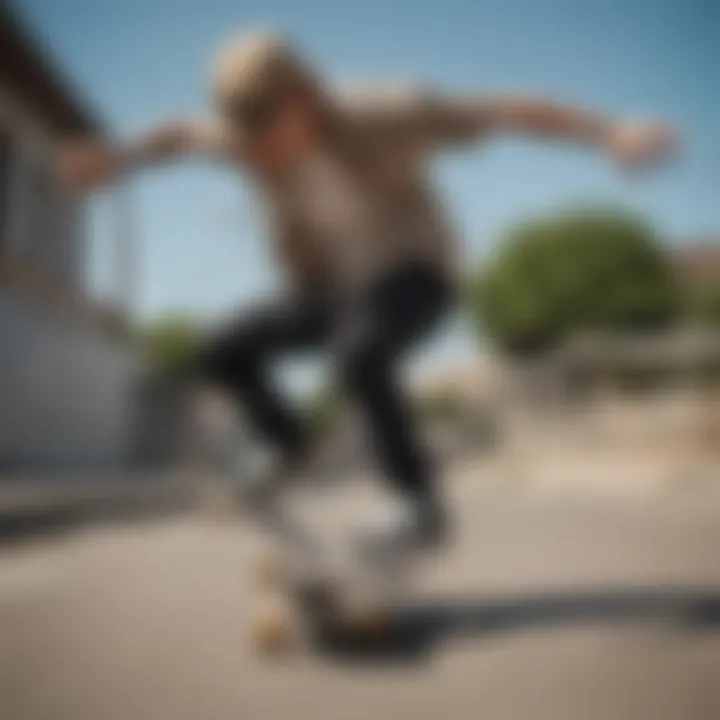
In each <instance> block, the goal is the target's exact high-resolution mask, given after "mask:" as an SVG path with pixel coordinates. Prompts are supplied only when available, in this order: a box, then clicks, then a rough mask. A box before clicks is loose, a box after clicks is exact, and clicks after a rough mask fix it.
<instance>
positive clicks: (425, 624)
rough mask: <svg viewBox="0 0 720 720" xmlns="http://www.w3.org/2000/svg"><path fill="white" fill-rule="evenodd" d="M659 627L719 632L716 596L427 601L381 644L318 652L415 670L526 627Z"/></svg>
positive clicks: (719, 597) (396, 622)
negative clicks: (452, 648)
mask: <svg viewBox="0 0 720 720" xmlns="http://www.w3.org/2000/svg"><path fill="white" fill-rule="evenodd" d="M647 621H654V622H665V623H673V624H680V625H683V626H685V627H686V628H690V629H694V630H699V631H713V630H719V629H720V588H705V589H702V588H700V589H698V588H685V589H677V588H673V589H669V588H647V589H618V590H609V589H603V590H597V591H578V592H566V593H548V594H537V595H526V596H519V597H513V598H506V599H496V600H492V601H488V600H487V599H479V600H475V599H472V598H459V599H455V600H452V599H450V600H442V599H437V600H429V601H427V602H423V603H419V604H413V605H408V606H405V607H402V608H399V609H398V610H397V613H396V615H395V616H394V619H393V623H392V627H391V629H390V631H389V632H386V633H384V634H383V635H382V638H381V639H378V637H375V639H374V641H372V640H371V639H369V638H352V637H334V638H327V639H325V641H324V642H323V644H322V649H323V650H324V651H325V652H327V653H330V654H332V655H333V656H335V657H339V658H343V659H345V660H348V661H358V662H363V661H366V662H400V663H401V662H418V661H422V660H423V659H426V658H427V657H428V656H429V655H430V653H431V652H432V651H433V649H435V648H436V647H437V646H438V645H439V644H440V643H442V642H444V641H447V640H451V639H460V640H467V639H473V638H475V639H481V638H483V637H487V636H488V635H491V634H495V633H510V632H516V631H520V630H523V629H526V628H531V627H555V626H564V625H570V624H575V625H581V624H585V625H597V624H599V623H602V624H605V623H628V622H647Z"/></svg>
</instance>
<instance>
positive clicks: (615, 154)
mask: <svg viewBox="0 0 720 720" xmlns="http://www.w3.org/2000/svg"><path fill="white" fill-rule="evenodd" d="M679 145H680V141H679V138H678V135H677V133H676V132H675V131H674V130H673V129H672V128H671V127H669V126H667V125H662V124H658V123H652V122H637V121H635V122H633V121H629V122H628V121H626V122H620V123H617V124H616V125H614V126H613V127H612V128H610V130H609V132H608V134H607V137H606V140H605V146H606V150H607V152H608V153H609V154H610V156H611V157H612V159H613V160H614V162H616V163H617V164H618V165H620V166H621V167H623V168H626V169H628V170H637V169H642V168H645V167H647V166H650V165H653V164H656V163H659V162H661V161H663V160H669V159H670V158H672V157H673V156H674V155H676V154H677V152H678V150H679Z"/></svg>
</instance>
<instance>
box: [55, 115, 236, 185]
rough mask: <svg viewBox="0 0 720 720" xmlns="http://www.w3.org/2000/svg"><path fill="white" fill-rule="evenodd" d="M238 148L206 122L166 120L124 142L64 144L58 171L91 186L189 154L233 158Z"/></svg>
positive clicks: (72, 181) (74, 181)
mask: <svg viewBox="0 0 720 720" xmlns="http://www.w3.org/2000/svg"><path fill="white" fill-rule="evenodd" d="M237 154H239V148H236V147H235V146H234V143H233V142H232V140H231V139H230V138H228V137H227V136H226V135H225V134H224V133H223V132H222V131H221V130H220V129H216V128H214V127H213V126H211V125H208V124H207V123H204V122H197V121H192V120H176V121H170V122H165V123H163V124H160V125H157V126H156V127H154V128H152V129H150V130H149V131H147V132H146V133H143V134H141V135H139V136H138V137H137V138H136V139H134V140H131V141H130V142H127V143H124V144H113V143H109V142H104V141H97V140H83V139H81V140H76V141H72V142H70V143H67V144H66V145H63V146H61V148H60V151H59V154H58V172H59V174H60V176H61V178H62V179H63V180H64V181H65V182H67V183H69V184H71V185H74V186H76V187H79V188H82V189H85V190H92V189H93V188H96V187H99V186H103V185H107V184H109V183H112V182H113V181H115V180H116V179H117V178H118V177H119V176H121V175H124V174H126V173H128V172H133V171H137V170H140V169H142V168H145V167H149V166H152V165H158V164H161V163H167V162H171V161H173V160H179V159H182V158H185V157H189V156H198V157H204V158H206V159H210V160H214V161H217V162H223V161H225V162H227V161H232V160H233V158H234V157H236V155H237Z"/></svg>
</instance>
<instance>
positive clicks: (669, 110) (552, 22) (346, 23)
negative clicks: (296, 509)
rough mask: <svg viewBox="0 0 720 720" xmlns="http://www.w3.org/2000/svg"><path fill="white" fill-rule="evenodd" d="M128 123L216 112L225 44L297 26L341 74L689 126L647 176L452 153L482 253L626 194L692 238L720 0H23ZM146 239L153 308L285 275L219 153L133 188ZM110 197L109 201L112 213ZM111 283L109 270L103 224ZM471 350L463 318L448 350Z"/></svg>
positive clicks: (312, 50) (464, 224)
mask: <svg viewBox="0 0 720 720" xmlns="http://www.w3.org/2000/svg"><path fill="white" fill-rule="evenodd" d="M17 3H18V5H19V7H20V8H21V9H22V10H23V11H24V13H25V15H26V16H27V17H28V19H29V20H30V21H31V22H32V23H33V25H34V26H35V27H36V28H37V29H38V30H39V31H40V32H42V33H43V34H44V35H45V37H46V38H47V40H48V42H49V44H50V47H51V49H52V51H53V52H54V53H55V55H56V56H57V58H58V59H59V60H60V63H61V65H62V67H63V68H64V70H65V71H66V72H67V74H68V75H69V76H70V77H71V79H72V80H73V81H74V83H75V85H76V86H77V87H78V89H79V90H80V91H81V92H82V93H83V94H84V95H85V96H87V98H88V99H89V101H90V102H91V103H92V104H94V105H95V106H97V107H98V109H99V111H100V113H101V114H102V115H103V116H104V117H105V118H106V120H107V122H108V124H109V126H110V127H111V129H112V130H113V131H114V132H117V133H118V134H120V135H126V134H127V133H131V132H132V131H134V130H136V129H139V128H142V127H143V126H144V125H145V124H146V123H148V122H152V121H153V120H155V119H158V118H162V117H163V116H165V115H168V114H169V115H178V114H192V113H198V112H203V110H204V101H205V87H204V78H205V75H206V71H207V67H208V61H209V58H210V57H211V54H212V52H213V50H214V48H216V47H217V45H218V43H219V42H220V41H221V40H222V39H223V38H227V37H228V36H229V35H231V34H232V33H233V32H235V31H236V30H241V29H242V28H245V27H251V26H269V27H272V28H276V29H278V30H280V31H283V32H285V33H287V34H288V35H290V36H291V37H293V38H294V39H295V40H296V42H297V43H298V44H299V45H301V46H302V47H304V48H305V49H306V50H307V52H308V54H309V55H310V56H311V57H312V58H313V59H314V60H315V61H316V62H317V63H318V64H320V65H321V66H322V67H324V68H325V69H326V70H327V74H328V75H329V76H330V77H332V78H335V79H338V80H340V81H342V80H343V79H351V80H357V79H370V80H372V79H378V80H393V79H403V80H407V79H419V80H425V81H434V82H435V83H436V84H438V85H442V86H446V87H451V88H458V89H477V90H493V91H498V90H533V91H538V92H545V93H548V94H550V95H553V96H556V97H558V98H566V99H568V100H571V101H575V102H580V103H583V104H585V105H588V106H591V107H596V108H598V109H601V110H604V111H607V112H611V113H613V112H614V113H622V114H627V115H640V116H645V115H657V116H660V117H662V118H666V119H668V120H670V121H672V122H675V123H676V124H677V125H678V126H679V127H680V129H681V130H682V132H683V133H684V134H685V136H686V138H687V151H686V154H685V157H684V158H683V159H682V161H681V162H680V163H678V164H677V166H674V167H673V168H671V169H668V170H665V171H664V172H662V173H659V174H658V175H656V176H654V177H652V178H650V179H647V180H645V181H643V182H642V183H640V182H636V181H630V180H628V179H625V178H622V177H619V176H618V175H617V174H616V173H615V172H614V171H613V169H612V168H611V167H610V166H609V165H608V164H607V163H606V162H605V161H604V160H603V159H602V158H598V157H595V156H593V155H592V154H591V153H588V152H585V151H580V150H578V149H573V148H558V147H555V146H548V145H542V144H538V143H534V142H530V141H524V140H519V139H516V140H502V141H490V142H486V143H484V144H482V145H478V147H477V148H475V149H472V150H471V151H469V152H467V153H465V154H463V155H462V156H449V157H447V158H442V159H441V160H440V161H439V163H438V168H437V171H438V174H439V176H440V180H441V185H442V187H443V189H444V191H445V193H446V195H447V199H448V203H449V205H450V207H451V208H452V210H453V211H454V212H455V213H456V216H457V223H458V226H459V227H460V228H461V231H462V236H463V242H464V244H465V246H466V248H467V252H468V254H469V256H470V257H480V256H481V255H482V253H483V252H485V251H487V249H488V248H490V247H492V246H493V245H494V244H495V243H497V242H498V238H499V234H500V232H501V231H502V229H503V227H505V226H506V225H507V224H508V222H510V221H511V220H513V219H514V218H517V217H518V216H523V215H527V214H532V213H536V212H541V211H543V210H545V209H547V208H551V207H554V206H557V205H562V204H565V203H569V202H573V201H575V200H583V201H586V200H589V199H596V200H600V201H609V202H613V203H617V202H621V203H623V204H627V205H630V206H631V207H634V208H637V209H638V210H640V211H642V212H643V213H646V214H647V215H648V216H649V217H650V218H651V219H652V220H653V221H654V222H655V223H656V225H657V226H658V227H659V228H660V229H661V231H662V232H663V233H664V234H665V235H667V237H668V238H671V239H672V240H673V241H674V242H682V241H683V240H684V239H685V238H688V237H692V236H694V235H697V234H707V233H720V140H719V138H720V91H718V88H717V69H718V68H719V67H720V2H718V1H717V0H442V1H441V0H389V1H388V0H362V1H361V2H342V1H337V0H334V1H331V0H262V1H261V0H202V1H201V2H200V1H198V0H17ZM133 198H134V201H135V202H134V205H135V225H136V229H137V231H138V233H139V235H140V237H141V239H142V251H141V253H140V292H139V296H138V299H137V311H138V313H139V314H141V315H142V316H152V315H154V314H157V313H159V312H163V311H166V310H168V309H172V308H183V309H189V310H191V311H193V312H196V313H200V314H202V315H207V316H211V317H215V316H219V315H222V314H223V313H224V312H226V311H227V310H229V309H230V308H232V307H233V306H235V305H237V304H238V303H242V301H243V300H244V299H246V298H248V297H254V296H256V295H258V294H262V293H263V292H267V291H269V289H270V288H271V287H272V286H273V285H274V283H275V282H276V278H275V276H274V274H273V270H272V267H271V265H270V263H269V260H268V258H267V256H266V253H265V249H264V246H263V243H262V237H263V234H262V224H261V219H260V218H258V217H256V216H255V213H254V208H253V203H252V198H251V196H250V194H249V192H248V189H247V187H246V186H245V185H244V184H243V183H242V181H240V182H239V181H238V180H237V179H236V178H235V177H233V176H231V175H230V174H228V173H227V172H224V171H220V170H217V169H212V168H202V167H192V166H187V167H185V166H183V167H173V168H168V169H162V170H156V171H153V172H151V173H148V174H147V175H144V176H143V177H142V178H141V179H139V180H138V181H137V182H136V183H135V184H134V187H133ZM106 211H107V208H103V203H102V201H100V202H99V203H98V204H97V209H96V212H95V215H96V217H103V216H104V215H103V213H104V212H106ZM96 226H97V227H98V228H100V230H98V238H97V241H96V245H97V248H99V249H98V250H97V252H96V253H95V255H94V258H95V259H94V261H93V264H92V266H91V267H92V271H93V275H94V276H95V279H96V281H98V282H101V281H100V280H98V278H101V277H102V271H103V268H105V269H106V266H107V257H106V256H103V253H102V246H103V242H107V241H106V240H103V233H102V231H101V229H102V227H106V226H107V223H103V222H102V221H101V220H99V221H97V222H96ZM468 347H469V342H468V340H467V337H466V333H465V332H464V330H463V328H462V326H461V325H458V326H456V327H454V328H453V329H451V330H450V331H449V332H448V333H447V334H446V336H445V337H444V338H443V339H442V341H440V342H439V343H438V345H437V348H436V350H435V353H440V354H441V355H445V354H450V355H457V354H459V353H462V352H464V351H465V350H466V349H467V348H468Z"/></svg>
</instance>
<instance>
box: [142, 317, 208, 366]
mask: <svg viewBox="0 0 720 720" xmlns="http://www.w3.org/2000/svg"><path fill="white" fill-rule="evenodd" d="M137 339H138V344H139V346H140V348H141V349H142V350H143V351H144V352H145V354H146V355H147V356H148V357H149V358H150V360H151V361H152V362H153V363H154V365H155V366H156V367H157V368H158V369H159V370H161V371H162V372H166V373H169V374H173V375H176V374H182V373H184V372H186V371H188V370H189V369H190V366H191V363H192V361H193V358H194V357H195V354H196V353H197V351H198V348H199V346H200V342H201V331H200V327H199V325H198V323H196V322H195V321H194V320H193V319H191V318H190V317H188V316H186V315H183V314H180V313H172V314H169V315H165V316H162V317H159V318H156V319H154V320H152V321H150V322H148V323H146V324H145V325H144V326H142V327H141V328H140V329H139V331H138V333H137Z"/></svg>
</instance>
